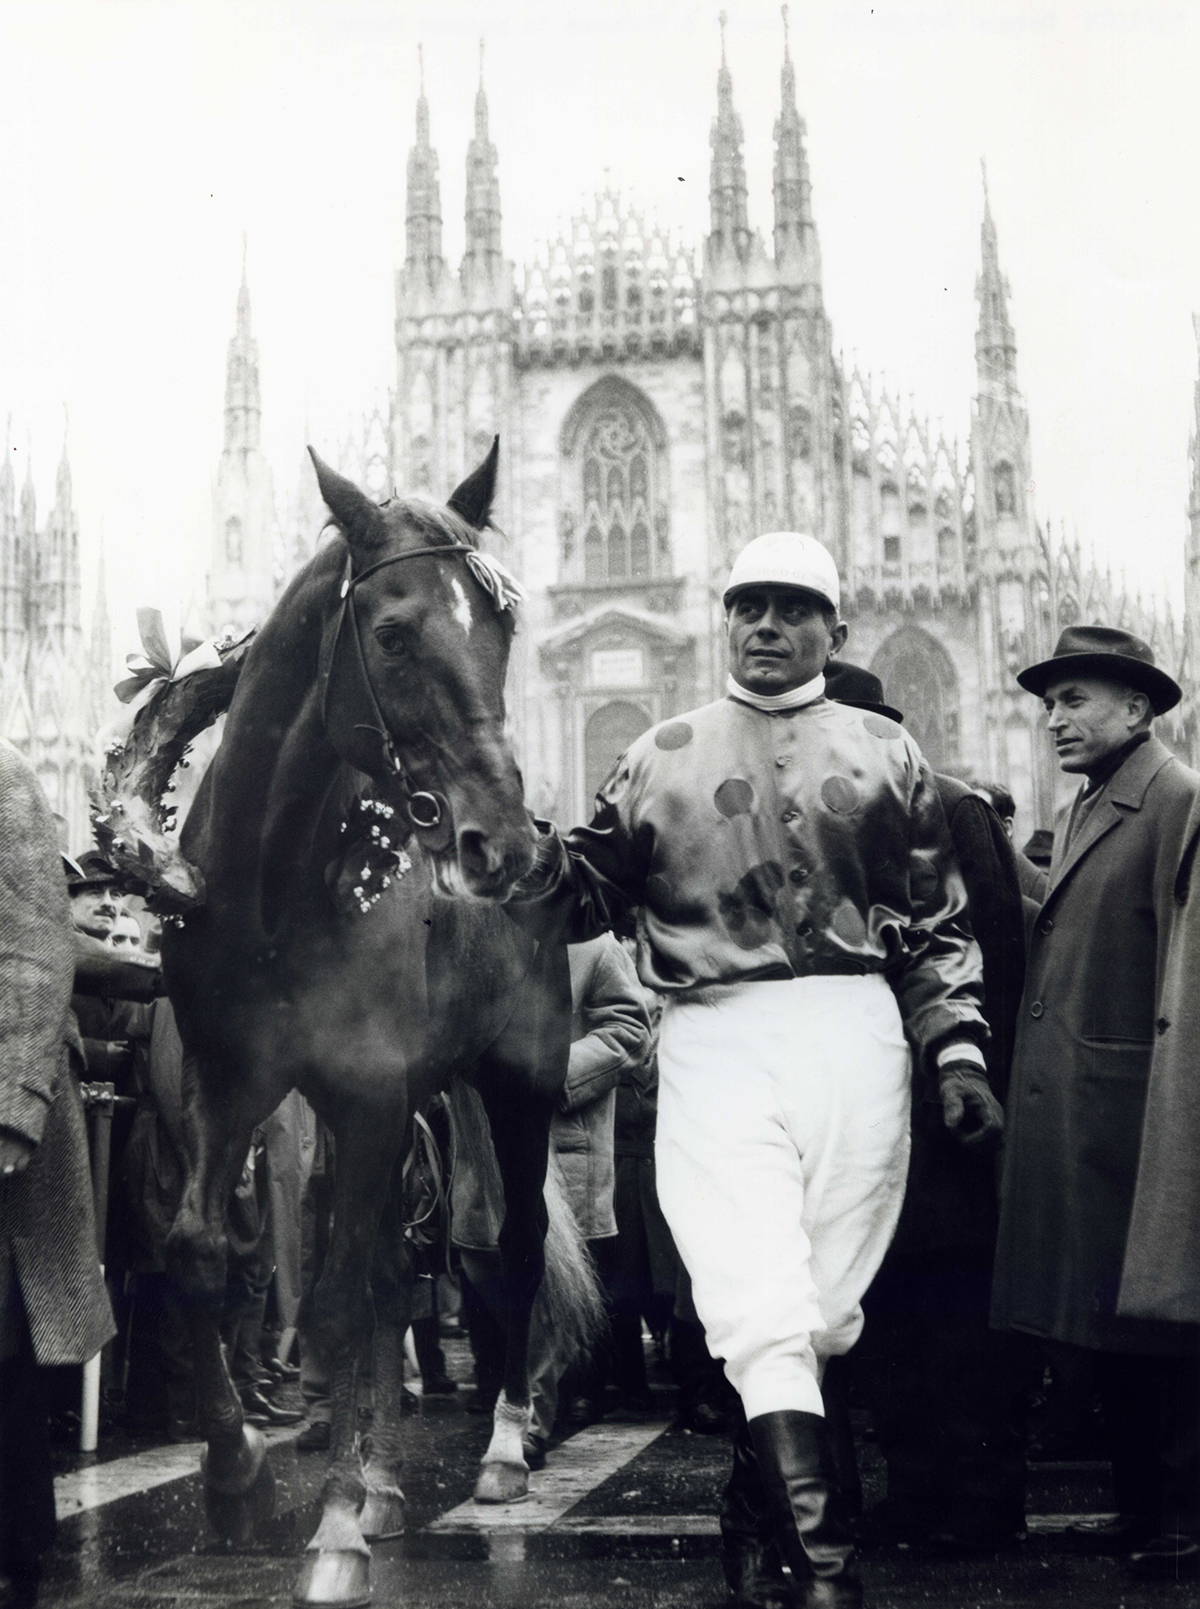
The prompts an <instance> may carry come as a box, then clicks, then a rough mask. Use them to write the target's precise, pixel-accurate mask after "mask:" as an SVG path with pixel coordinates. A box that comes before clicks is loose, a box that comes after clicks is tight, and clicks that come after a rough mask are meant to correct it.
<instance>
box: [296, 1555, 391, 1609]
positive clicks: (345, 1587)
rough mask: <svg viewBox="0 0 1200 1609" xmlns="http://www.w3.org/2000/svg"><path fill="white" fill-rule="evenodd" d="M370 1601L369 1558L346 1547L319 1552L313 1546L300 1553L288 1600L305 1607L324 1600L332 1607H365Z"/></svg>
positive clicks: (345, 1608)
mask: <svg viewBox="0 0 1200 1609" xmlns="http://www.w3.org/2000/svg"><path fill="white" fill-rule="evenodd" d="M370 1601H371V1560H370V1557H369V1555H368V1554H366V1553H357V1552H353V1551H351V1550H350V1549H349V1548H345V1549H338V1550H336V1551H332V1552H328V1553H322V1552H320V1551H319V1550H317V1549H316V1548H313V1549H310V1551H309V1552H308V1553H306V1554H305V1555H304V1563H303V1564H302V1565H301V1566H300V1574H299V1575H298V1576H297V1577H296V1585H295V1588H294V1589H293V1592H292V1602H293V1603H294V1604H303V1605H306V1606H308V1609H313V1606H315V1605H320V1604H325V1605H329V1606H331V1609H333V1606H336V1609H365V1606H366V1605H367V1604H369V1603H370Z"/></svg>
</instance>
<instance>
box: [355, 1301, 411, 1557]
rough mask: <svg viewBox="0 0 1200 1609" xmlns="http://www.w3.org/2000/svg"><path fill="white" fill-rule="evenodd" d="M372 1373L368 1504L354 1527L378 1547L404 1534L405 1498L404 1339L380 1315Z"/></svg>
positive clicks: (388, 1319) (393, 1323) (391, 1321)
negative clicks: (402, 1484)
mask: <svg viewBox="0 0 1200 1609" xmlns="http://www.w3.org/2000/svg"><path fill="white" fill-rule="evenodd" d="M374 1373H375V1416H374V1418H373V1419H372V1421H371V1451H370V1457H369V1458H368V1459H367V1462H366V1467H365V1468H364V1470H363V1479H364V1480H365V1482H366V1486H367V1500H366V1502H365V1503H364V1504H363V1509H362V1513H361V1514H360V1515H359V1517H358V1523H359V1525H360V1527H361V1529H362V1534H363V1536H365V1537H366V1539H367V1541H368V1542H382V1541H384V1540H386V1539H387V1538H388V1537H393V1536H399V1535H400V1534H401V1532H402V1531H403V1530H404V1493H403V1492H402V1491H401V1489H400V1471H401V1469H402V1468H403V1464H404V1460H403V1456H402V1451H401V1429H400V1416H401V1414H402V1413H403V1411H404V1337H403V1332H402V1331H401V1330H400V1329H399V1328H398V1325H397V1322H396V1320H395V1319H393V1318H392V1317H391V1316H385V1315H384V1314H382V1313H381V1314H380V1315H379V1317H378V1319H377V1321H376V1325H375V1370H374Z"/></svg>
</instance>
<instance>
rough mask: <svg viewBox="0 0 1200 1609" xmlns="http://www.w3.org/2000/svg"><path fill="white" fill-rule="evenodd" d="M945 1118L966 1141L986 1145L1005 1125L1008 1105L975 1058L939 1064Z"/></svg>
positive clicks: (958, 1136)
mask: <svg viewBox="0 0 1200 1609" xmlns="http://www.w3.org/2000/svg"><path fill="white" fill-rule="evenodd" d="M938 1093H939V1095H940V1096H941V1098H942V1118H943V1121H944V1122H945V1124H946V1127H947V1128H948V1129H949V1130H950V1132H951V1133H952V1134H953V1135H954V1137H955V1139H956V1140H958V1141H959V1143H960V1144H962V1145H982V1144H983V1142H984V1141H985V1140H991V1139H994V1138H996V1137H998V1136H999V1135H1000V1134H1001V1133H1002V1132H1003V1129H1004V1108H1003V1107H1002V1106H1001V1105H1000V1102H999V1101H998V1100H997V1099H996V1097H995V1096H994V1095H993V1094H992V1092H991V1090H990V1089H989V1088H988V1081H987V1075H986V1074H985V1073H984V1071H983V1068H982V1067H980V1066H978V1064H977V1063H975V1062H973V1061H948V1062H944V1063H943V1064H942V1065H941V1066H940V1067H939V1068H938Z"/></svg>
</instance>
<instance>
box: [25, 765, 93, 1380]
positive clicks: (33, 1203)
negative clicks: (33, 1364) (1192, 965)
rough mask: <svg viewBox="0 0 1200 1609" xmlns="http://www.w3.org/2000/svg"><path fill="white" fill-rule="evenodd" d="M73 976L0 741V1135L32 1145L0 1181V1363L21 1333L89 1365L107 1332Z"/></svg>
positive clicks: (36, 823) (67, 925)
mask: <svg viewBox="0 0 1200 1609" xmlns="http://www.w3.org/2000/svg"><path fill="white" fill-rule="evenodd" d="M74 975H75V947H74V941H73V938H72V932H71V916H70V908H69V903H68V900H67V888H66V883H65V881H64V879H63V872H62V863H61V861H60V860H59V855H58V843H57V835H56V833H55V827H54V817H53V816H52V815H51V812H50V807H49V805H48V804H47V802H46V796H45V794H44V793H43V792H42V790H41V787H40V786H39V784H38V780H37V778H36V777H35V776H34V774H33V772H32V770H31V769H30V768H29V766H28V765H27V764H26V762H25V761H24V760H23V759H22V757H21V756H20V754H19V753H18V752H17V750H16V749H14V748H13V747H12V745H11V744H9V743H6V742H4V741H3V740H0V1128H6V1129H10V1130H12V1131H14V1132H15V1133H17V1134H21V1135H23V1136H24V1137H25V1138H26V1139H27V1140H29V1141H30V1142H32V1144H33V1145H34V1147H35V1150H34V1153H33V1158H32V1160H31V1161H30V1163H29V1165H28V1167H27V1168H25V1170H24V1171H23V1172H21V1173H16V1174H12V1175H9V1176H7V1177H5V1178H4V1179H0V1357H3V1356H5V1355H7V1354H11V1353H12V1352H14V1351H15V1350H16V1348H17V1346H18V1345H19V1344H20V1337H21V1332H22V1330H23V1328H24V1326H25V1325H26V1324H28V1327H29V1335H30V1337H31V1339H32V1342H33V1355H34V1358H35V1359H36V1361H37V1362H38V1363H41V1364H50V1363H83V1362H86V1360H87V1359H88V1358H90V1357H91V1356H92V1355H93V1354H94V1353H96V1352H98V1351H99V1350H100V1348H101V1347H102V1346H103V1345H104V1343H105V1341H107V1340H108V1339H109V1337H110V1336H111V1335H112V1334H113V1330H114V1326H113V1322H112V1310H111V1308H110V1307H109V1302H108V1295H107V1293H106V1292H105V1289H104V1281H103V1279H102V1278H101V1274H100V1264H99V1260H98V1258H97V1253H96V1229H95V1220H94V1217H93V1213H92V1189H91V1176H90V1173H89V1170H88V1152H87V1135H86V1133H85V1130H84V1122H83V1106H82V1103H81V1100H80V1095H79V1089H78V1087H77V1084H76V1081H75V1078H74V1076H73V1075H72V1072H71V1069H70V1066H69V1064H68V1057H69V1055H70V1054H71V1052H70V1051H69V1050H68V1044H69V1043H73V1044H74V1046H75V1047H76V1053H77V1054H79V1055H80V1057H82V1046H81V1044H80V1041H79V1035H78V1030H77V1029H76V1028H75V1025H74V1019H73V1018H72V1017H71V1015H70V1002H71V986H72V982H73V980H74ZM79 1065H80V1066H82V1061H80V1063H79Z"/></svg>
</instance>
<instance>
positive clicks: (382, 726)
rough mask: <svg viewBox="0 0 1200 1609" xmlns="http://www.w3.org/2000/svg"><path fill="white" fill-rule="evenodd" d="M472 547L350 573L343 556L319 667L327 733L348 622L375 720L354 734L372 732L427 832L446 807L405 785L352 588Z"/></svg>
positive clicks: (421, 551) (447, 546) (350, 560)
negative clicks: (334, 616)
mask: <svg viewBox="0 0 1200 1609" xmlns="http://www.w3.org/2000/svg"><path fill="white" fill-rule="evenodd" d="M474 551H475V549H474V548H472V547H468V545H467V544H466V543H465V542H455V543H440V544H438V545H437V546H436V547H419V548H406V549H405V550H404V552H403V553H393V554H392V555H391V556H390V557H389V558H386V559H379V560H378V561H377V562H376V563H375V564H369V565H368V566H367V568H366V569H365V570H360V571H359V573H358V575H355V574H354V557H353V555H352V554H348V555H347V557H346V573H345V575H344V576H343V577H342V585H341V591H340V593H339V597H340V598H341V608H340V610H339V612H338V620H337V625H336V627H335V628H334V633H333V636H332V638H331V639H330V645H329V653H328V656H327V658H326V660H325V663H324V664H323V665H322V667H321V725H322V726H324V727H325V729H326V730H327V731H328V713H329V688H330V684H331V683H332V681H333V667H334V665H335V664H336V662H337V651H338V645H339V644H340V642H341V640H342V633H343V631H344V630H345V629H346V624H347V622H349V627H350V638H351V641H352V642H353V644H354V656H355V659H356V661H357V667H358V676H359V680H360V681H361V683H362V685H363V687H364V688H365V689H366V693H367V698H368V700H369V701H370V707H371V713H372V714H373V715H374V717H375V723H376V724H375V725H374V726H371V725H369V724H368V723H367V722H365V721H359V722H357V723H356V724H355V727H354V730H355V731H356V732H359V731H362V732H373V733H374V734H375V736H376V737H377V738H378V739H379V742H380V746H381V747H382V750H383V757H384V760H385V761H386V763H387V765H388V767H389V768H390V769H391V771H392V774H393V775H394V776H396V777H398V778H399V779H400V783H401V787H402V789H403V792H404V795H405V808H406V810H407V811H408V819H409V820H410V821H411V822H412V824H413V826H414V827H416V828H417V829H418V830H421V831H425V832H430V831H432V830H433V829H434V828H435V827H438V826H440V825H441V823H442V818H443V816H444V815H445V812H446V809H447V808H448V807H447V803H446V800H445V799H444V798H443V797H442V795H441V794H440V793H431V792H428V791H425V790H419V791H418V790H414V789H413V788H411V787H410V786H409V783H408V778H407V777H406V776H405V774H404V767H403V765H402V764H401V761H400V756H399V755H398V754H397V753H396V745H395V743H394V742H393V741H392V734H391V733H390V732H389V731H388V726H387V721H386V720H385V719H384V714H383V710H382V709H381V708H380V705H379V697H378V695H377V694H376V692H375V686H374V683H373V682H372V681H371V673H370V671H369V670H368V669H367V659H366V655H365V654H364V653H363V645H362V636H361V634H360V632H359V629H358V611H357V610H356V609H355V607H354V592H355V589H356V588H357V587H359V586H361V584H362V583H363V582H364V581H366V580H367V579H368V578H369V577H370V576H373V575H374V574H375V573H376V571H378V570H386V569H387V568H388V566H389V565H392V564H400V563H401V562H402V561H403V560H405V559H421V558H442V557H447V556H450V555H453V554H455V553H463V554H466V553H473V552H474Z"/></svg>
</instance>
